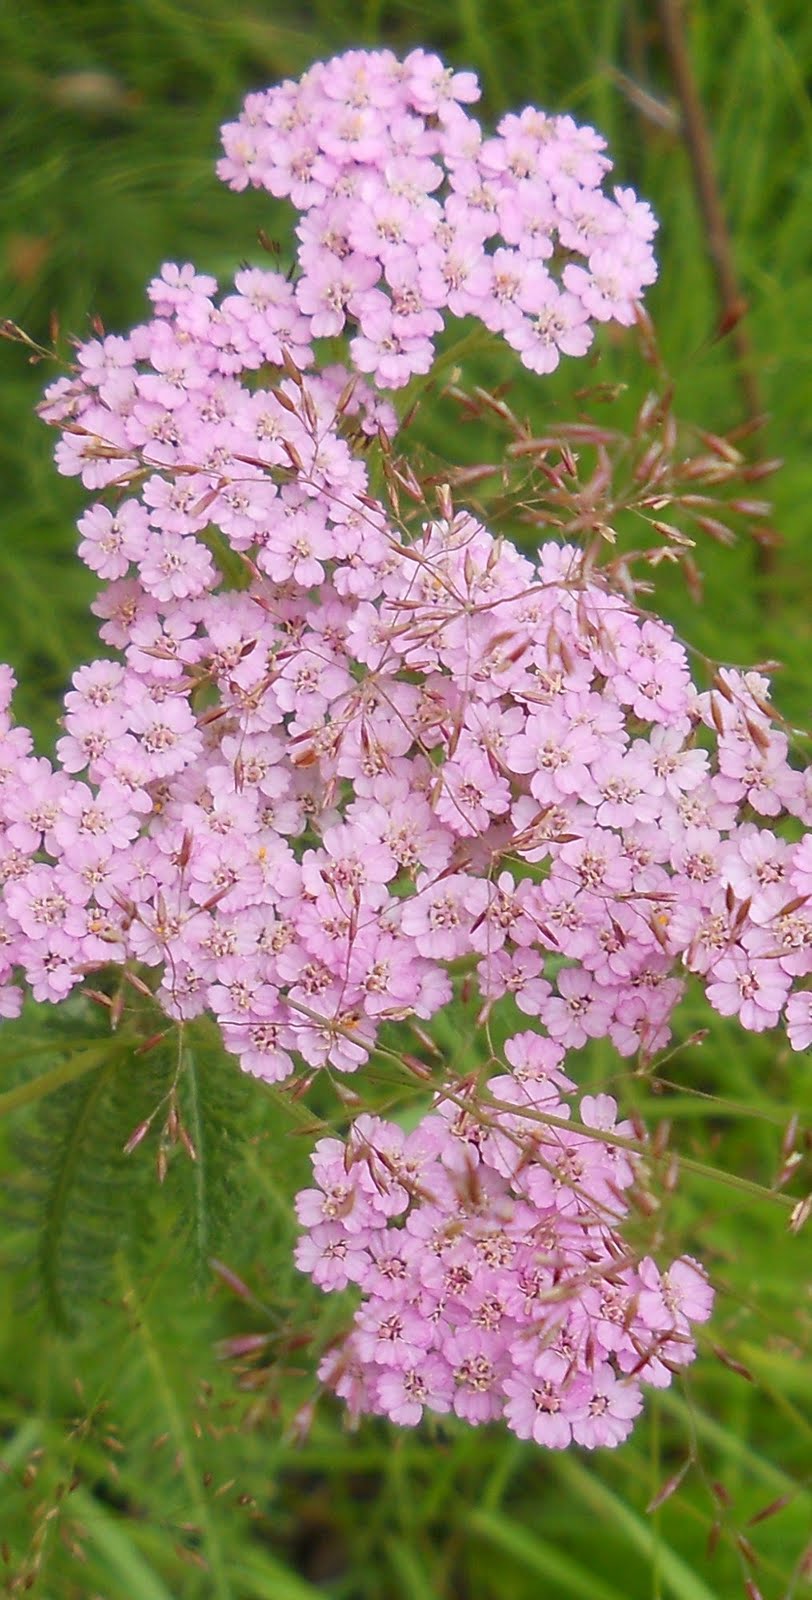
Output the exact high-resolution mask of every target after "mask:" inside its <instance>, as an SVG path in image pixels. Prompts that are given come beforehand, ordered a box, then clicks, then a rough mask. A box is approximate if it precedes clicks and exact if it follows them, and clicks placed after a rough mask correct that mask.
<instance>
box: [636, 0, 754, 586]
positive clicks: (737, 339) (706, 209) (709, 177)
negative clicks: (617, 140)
mask: <svg viewBox="0 0 812 1600" xmlns="http://www.w3.org/2000/svg"><path fill="white" fill-rule="evenodd" d="M659 10H660V28H661V32H662V38H663V44H664V46H665V51H666V54H667V56H668V61H669V66H670V69H671V76H672V78H673V82H674V89H675V92H676V95H677V99H678V101H679V105H680V112H681V118H682V135H683V138H684V141H685V146H686V149H687V151H688V157H689V160H690V162H691V169H692V171H693V178H694V186H695V189H696V195H697V201H698V203H699V209H700V211H701V214H702V220H703V223H704V226H705V237H706V239H707V245H708V254H709V255H710V258H711V261H712V263H713V269H714V274H715V277H716V287H717V292H718V296H719V310H720V316H719V328H718V334H719V336H723V335H725V334H729V335H730V339H731V343H732V346H733V351H734V354H735V358H736V367H737V375H738V380H739V388H740V390H741V395H742V401H743V405H744V410H745V415H746V417H747V420H748V421H749V422H754V423H755V422H756V421H757V420H758V419H760V418H762V417H763V415H764V406H763V402H762V397H761V389H760V385H759V382H758V378H757V375H756V371H755V364H754V357H753V346H752V343H751V340H750V334H749V331H748V329H747V324H746V322H745V320H744V318H745V314H746V312H747V309H748V305H747V300H746V298H745V296H744V294H743V292H742V288H741V284H740V282H739V277H738V272H737V270H736V261H735V256H734V251H733V243H732V240H731V236H730V230H729V228H728V225H727V220H726V218H725V212H724V206H723V204H722V196H721V191H720V188H719V181H718V178H717V175H716V164H715V161H714V155H713V142H712V139H711V133H710V129H709V127H708V121H707V117H706V116H705V108H704V106H703V104H702V98H701V95H700V93H699V87H698V85H697V81H696V75H695V73H694V68H693V63H692V61H691V54H690V50H689V48H688V41H687V38H686V32H685V16H684V9H683V0H659ZM755 551H756V556H755V566H756V574H757V576H758V578H759V579H760V580H762V581H765V580H769V579H770V578H772V576H773V574H774V570H775V563H774V559H773V557H774V552H773V550H772V549H771V548H770V546H769V545H767V544H762V543H758V544H756V546H755ZM762 598H763V599H764V601H765V604H768V603H769V595H768V594H766V593H765V594H764V595H763V596H762Z"/></svg>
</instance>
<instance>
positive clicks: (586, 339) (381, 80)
mask: <svg viewBox="0 0 812 1600" xmlns="http://www.w3.org/2000/svg"><path fill="white" fill-rule="evenodd" d="M479 92H480V91H479V85H478V83H477V80H476V77H475V76H474V74H473V73H472V72H452V71H451V70H450V69H448V68H446V67H445V66H444V65H443V63H442V61H440V59H439V57H437V56H435V55H429V54H427V52H426V51H424V50H413V51H412V52H411V54H410V55H408V56H407V57H406V59H405V61H399V60H398V59H397V58H396V57H395V56H394V55H393V54H392V53H391V51H388V50H380V51H366V50H358V51H350V52H349V53H348V54H346V55H343V56H339V57H338V58H336V59H335V60H333V61H328V62H326V63H324V62H317V63H316V65H315V66H313V67H311V68H310V70H309V72H306V73H305V75H304V77H303V78H301V79H300V80H299V81H298V83H291V82H286V83H283V84H280V85H279V86H278V87H276V88H273V89H268V90H266V91H265V92H264V93H262V94H252V95H249V96H248V98H247V100H246V102H245V105H244V107H243V111H242V115H241V117H240V119H239V121H238V122H233V123H228V124H227V125H226V127H225V128H224V129H223V140H224V144H225V150H226V154H225V157H224V159H223V160H222V161H221V162H220V165H219V168H218V170H219V173H220V176H221V177H222V178H224V179H225V180H226V182H228V183H230V184H231V185H232V187H233V188H235V189H243V188H245V187H246V185H247V184H249V183H251V184H253V185H255V186H256V187H258V188H263V189H266V190H268V191H269V193H270V194H272V195H275V196H279V197H282V196H284V197H285V198H289V199H290V200H291V201H292V202H293V205H294V206H295V207H296V210H297V211H299V212H301V213H302V216H301V221H300V222H299V224H298V226H297V229H296V234H297V240H298V244H297V250H296V261H297V265H298V267H299V268H300V276H299V278H298V282H297V285H296V300H297V304H298V306H299V308H300V310H301V311H303V312H304V313H305V314H306V316H308V317H309V319H310V322H311V328H312V331H313V333H314V335H316V336H322V335H325V334H340V333H342V331H343V330H344V328H345V326H346V325H347V324H348V323H349V324H350V325H351V326H352V327H353V328H354V329H355V333H354V337H353V338H352V340H351V342H350V354H351V357H352V362H353V366H354V367H355V368H356V369H357V370H358V371H360V372H368V373H371V374H372V375H373V377H374V380H375V382H376V383H377V384H379V385H382V386H383V387H385V388H397V387H399V386H400V385H401V384H404V383H406V382H407V381H408V379H409V378H410V377H411V376H412V375H413V374H414V373H425V372H428V370H429V368H430V367H431V364H432V361H433V358H434V337H435V335H436V334H437V333H438V332H439V331H440V329H441V328H442V326H443V320H444V314H445V312H446V311H450V312H451V314H452V316H455V317H465V316H470V317H476V318H478V320H479V321H481V322H482V323H484V325H485V327H486V328H488V329H490V330H491V331H492V332H493V333H499V334H502V335H503V337H504V338H505V339H506V340H507V342H508V344H510V345H512V347H513V349H514V350H517V351H518V352H519V354H520V356H521V359H522V361H523V362H524V365H525V366H527V367H529V368H530V369H531V371H533V372H552V371H553V370H554V368H555V367H556V366H557V365H558V362H559V358H560V354H561V353H562V352H563V353H564V354H566V355H575V356H580V355H583V354H584V353H585V352H586V350H588V348H589V346H590V344H591V342H592V336H593V335H592V324H593V323H594V322H608V321H614V322H620V323H626V324H629V323H631V322H632V321H633V320H634V305H635V302H636V301H637V300H639V298H640V295H641V294H642V292H643V290H644V288H645V287H646V285H647V284H650V283H652V282H653V281H654V278H655V277H656V266H655V262H654V255H653V252H652V249H651V239H652V237H653V235H654V232H655V230H656V223H655V221H654V219H653V217H652V214H651V211H650V210H649V207H648V206H647V205H644V204H643V203H641V202H640V201H639V200H638V199H637V198H636V196H635V195H634V194H633V192H632V191H631V190H630V189H618V188H616V189H615V190H614V192H613V194H612V195H611V196H610V195H608V194H606V193H605V192H604V190H603V188H602V184H603V180H604V178H605V177H606V175H607V174H608V173H609V171H610V170H611V165H612V163H611V162H610V161H609V159H608V157H607V156H606V154H605V149H606V146H605V141H604V140H603V139H602V138H601V137H600V135H599V134H597V133H596V132H595V130H594V128H585V127H579V126H578V125H577V124H576V123H575V122H573V120H572V118H571V117H566V116H548V115H547V114H546V113H544V112H542V111H537V110H535V109H534V108H533V107H531V106H528V107H527V108H526V109H525V110H524V111H523V112H522V113H521V114H520V115H519V116H513V115H511V116H507V117H504V118H503V119H502V121H501V122H500V123H499V125H498V128H497V131H496V134H495V135H494V136H493V137H491V138H488V137H486V136H485V134H484V133H483V130H482V127H481V125H480V123H479V122H478V121H477V120H476V118H475V117H473V116H472V115H471V114H470V112H468V111H466V110H464V109H463V108H464V106H467V105H470V104H471V103H472V102H474V101H476V100H478V99H479Z"/></svg>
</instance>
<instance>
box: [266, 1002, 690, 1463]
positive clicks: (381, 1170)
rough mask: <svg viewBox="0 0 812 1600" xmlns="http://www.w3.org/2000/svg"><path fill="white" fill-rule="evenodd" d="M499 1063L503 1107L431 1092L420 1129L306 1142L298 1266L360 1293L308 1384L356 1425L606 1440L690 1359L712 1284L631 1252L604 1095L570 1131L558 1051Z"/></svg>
mask: <svg viewBox="0 0 812 1600" xmlns="http://www.w3.org/2000/svg"><path fill="white" fill-rule="evenodd" d="M506 1055H507V1060H508V1062H509V1063H510V1066H511V1068H512V1071H511V1072H510V1073H509V1074H508V1075H501V1076H499V1077H495V1078H492V1079H491V1080H490V1083H489V1084H488V1089H489V1091H490V1095H491V1097H492V1098H493V1099H494V1100H495V1102H496V1104H497V1105H498V1106H499V1107H500V1108H501V1110H500V1111H499V1113H498V1114H497V1113H496V1112H494V1111H490V1113H488V1111H487V1109H486V1110H485V1111H483V1109H482V1108H481V1106H478V1105H477V1103H476V1100H475V1099H473V1098H472V1097H471V1096H470V1093H469V1096H468V1097H466V1096H465V1095H456V1096H455V1097H454V1099H453V1101H452V1100H449V1099H444V1098H442V1097H440V1099H439V1102H438V1104H437V1106H436V1108H435V1109H434V1111H433V1112H432V1113H431V1114H430V1115H428V1116H426V1117H425V1118H424V1119H423V1120H422V1122H421V1123H420V1125H419V1127H418V1128H417V1129H416V1130H415V1132H414V1133H410V1134H405V1133H404V1132H403V1130H402V1129H401V1128H400V1127H398V1126H397V1124H396V1123H391V1122H383V1121H381V1120H380V1119H379V1118H377V1117H370V1116H361V1117H359V1118H358V1120H357V1121H356V1122H355V1123H354V1125H353V1127H352V1129H351V1131H350V1134H349V1136H348V1138H347V1140H346V1143H342V1142H341V1141H339V1140H337V1139H323V1140H321V1141H320V1143H319V1144H318V1145H317V1146H316V1150H315V1153H314V1157H313V1172H314V1177H315V1182H316V1184H317V1186H318V1187H315V1188H312V1189H305V1190H303V1191H302V1192H301V1193H300V1194H299V1196H298V1198H297V1211H298V1214H299V1219H300V1222H301V1223H302V1225H303V1227H304V1228H305V1229H306V1230H307V1231H306V1232H305V1234H304V1236H303V1238H302V1239H301V1241H300V1243H299V1245H298V1248H297V1252H296V1261H297V1264H298V1266H299V1267H300V1268H301V1269H302V1270H303V1271H305V1272H308V1273H309V1274H310V1275H311V1277H312V1278H313V1279H314V1281H315V1282H316V1283H317V1284H319V1285H320V1287H321V1288H322V1289H324V1290H326V1291H328V1292H331V1291H333V1290H337V1289H343V1288H345V1287H346V1286H347V1285H348V1284H353V1285H356V1286H357V1287H358V1288H359V1289H360V1291H361V1303H360V1306H359V1309H358V1310H357V1312H356V1314H355V1321H354V1326H353V1328H352V1330H351V1332H350V1333H349V1335H348V1336H347V1337H346V1339H345V1340H344V1341H343V1342H342V1343H341V1345H340V1346H339V1347H338V1348H337V1349H335V1350H332V1351H330V1352H329V1353H328V1355H327V1356H326V1358H325V1360H324V1361H323V1363H322V1367H321V1369H320V1375H321V1377H322V1378H323V1379H324V1380H325V1382H327V1383H328V1384H329V1385H330V1386H331V1387H332V1388H334V1389H335V1390H336V1391H337V1392H338V1394H339V1395H341V1396H342V1397H343V1398H344V1399H345V1400H346V1402H347V1403H348V1405H349V1407H350V1408H351V1410H352V1411H353V1412H354V1413H356V1414H357V1413H359V1412H377V1413H379V1414H382V1415H384V1416H387V1417H390V1418H391V1419H392V1421H393V1422H397V1423H402V1424H407V1425H413V1424H415V1423H417V1422H419V1421H420V1419H421V1416H422V1414H423V1411H424V1409H425V1410H428V1411H432V1412H439V1413H445V1412H450V1411H453V1412H454V1413H455V1414H456V1416H458V1417H463V1418H465V1420H466V1421H467V1422H470V1423H473V1424H477V1423H481V1422H490V1421H492V1420H493V1419H495V1418H499V1417H502V1418H504V1420H505V1422H506V1423H507V1425H508V1427H509V1428H510V1429H511V1431H512V1432H513V1433H516V1434H518V1436H519V1438H520V1439H531V1438H532V1439H534V1440H535V1441H536V1443H537V1444H540V1445H546V1446H548V1447H549V1448H551V1449H563V1448H565V1447H566V1446H567V1445H568V1444H570V1443H571V1442H572V1441H574V1442H575V1443H577V1444H580V1445H585V1446H586V1447H587V1448H588V1449H592V1448H593V1447H594V1446H596V1445H617V1444H619V1443H620V1442H621V1441H622V1440H623V1439H625V1438H626V1437H627V1435H628V1434H629V1433H630V1431H631V1428H632V1426H633V1421H634V1418H635V1417H636V1416H637V1414H638V1412H639V1411H640V1409H641V1405H642V1396H641V1384H642V1383H647V1384H653V1385H654V1386H656V1387H665V1386H666V1385H667V1384H669V1383H670V1382H671V1376H672V1373H673V1372H675V1371H678V1370H679V1369H680V1368H681V1367H682V1366H684V1365H685V1364H686V1363H687V1362H689V1361H691V1360H692V1359H693V1357H694V1355H695V1353H696V1352H695V1347H694V1343H693V1339H692V1336H691V1323H693V1322H704V1321H705V1320H706V1319H707V1318H708V1317H709V1316H710V1311H711V1305H712V1301H713V1295H712V1291H711V1289H710V1287H709V1285H708V1282H707V1279H706V1278H705V1275H704V1273H703V1272H702V1269H701V1268H700V1267H699V1266H698V1265H697V1264H696V1262H694V1261H692V1260H691V1259H690V1258H687V1257H683V1258H681V1259H680V1260H678V1261H675V1262H673V1263H672V1265H671V1266H670V1267H669V1269H668V1270H667V1271H666V1272H664V1273H661V1272H660V1271H659V1270H658V1268H657V1266H656V1265H655V1263H654V1261H653V1260H651V1258H650V1257H647V1258H645V1259H644V1260H642V1261H639V1262H635V1261H634V1259H633V1258H632V1257H631V1256H630V1254H629V1251H628V1248H627V1246H626V1245H625V1244H624V1242H623V1240H622V1238H621V1236H620V1234H619V1232H618V1224H619V1223H620V1221H621V1220H622V1218H623V1216H624V1215H625V1213H626V1210H627V1204H626V1199H625V1195H624V1191H625V1190H627V1189H628V1188H629V1186H630V1185H631V1184H632V1183H633V1181H634V1163H633V1159H630V1158H629V1156H628V1155H627V1153H626V1152H625V1151H624V1149H623V1140H624V1137H628V1136H630V1135H631V1131H632V1130H631V1128H630V1126H629V1125H628V1124H626V1123H617V1121H616V1116H617V1107H616V1104H615V1102H614V1100H613V1099H611V1097H610V1096H609V1095H597V1096H591V1095H586V1096H584V1098H583V1099H582V1100H581V1103H580V1129H579V1130H576V1129H575V1128H572V1129H570V1128H568V1127H567V1125H566V1124H567V1120H568V1118H569V1116H570V1105H569V1103H568V1100H566V1099H565V1100H562V1098H561V1096H562V1095H564V1096H569V1095H570V1094H571V1092H572V1090H573V1089H574V1087H575V1085H574V1084H573V1083H572V1081H571V1080H570V1079H569V1078H568V1077H566V1076H565V1074H564V1072H563V1071H562V1069H561V1062H562V1060H563V1056H564V1051H563V1049H562V1048H561V1047H560V1046H558V1045H556V1044H554V1043H553V1042H552V1041H551V1040H549V1039H543V1038H540V1037H539V1035H538V1034H536V1033H523V1034H518V1035H516V1036H515V1037H514V1038H512V1039H510V1040H509V1041H508V1043H507V1046H506ZM469 1099H470V1100H471V1104H470V1105H469V1104H468V1103H467V1101H468V1100H469ZM545 1118H552V1122H549V1121H548V1122H545V1120H544V1119H545ZM581 1130H583V1131H581ZM606 1134H609V1137H610V1138H611V1137H613V1136H614V1137H615V1138H617V1139H618V1140H619V1143H618V1144H608V1143H606V1141H605V1135H606Z"/></svg>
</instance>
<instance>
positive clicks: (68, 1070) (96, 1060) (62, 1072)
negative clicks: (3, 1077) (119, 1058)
mask: <svg viewBox="0 0 812 1600" xmlns="http://www.w3.org/2000/svg"><path fill="white" fill-rule="evenodd" d="M120 1045H121V1041H120V1040H119V1041H117V1042H116V1054H118V1053H119V1050H120ZM110 1051H111V1042H110V1041H109V1040H105V1041H104V1043H103V1044H98V1045H94V1046H92V1048H89V1049H87V1050H80V1051H79V1052H78V1054H77V1055H74V1056H69V1058H68V1060H67V1061H61V1062H60V1064H59V1066H58V1067H52V1068H51V1070H50V1072H43V1073H41V1074H40V1076H39V1077H38V1078H32V1079H31V1080H30V1081H29V1082H28V1083H20V1084H18V1085H17V1087H16V1089H6V1091H5V1093H4V1094H0V1117H2V1116H5V1115H6V1114H7V1112H9V1111H17V1110H19V1108H20V1106H30V1105H34V1104H35V1102H36V1101H37V1100H43V1099H44V1098H45V1096H46V1095H49V1094H54V1093H55V1092H56V1090H57V1089H61V1088H63V1087H64V1085H65V1084H66V1083H73V1082H74V1081H75V1079H76V1078H81V1077H83V1076H84V1074H85V1073H86V1072H92V1071H93V1068H94V1067H98V1066H101V1065H102V1064H103V1062H105V1061H107V1060H109V1058H110Z"/></svg>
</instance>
